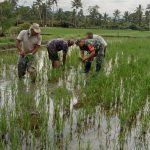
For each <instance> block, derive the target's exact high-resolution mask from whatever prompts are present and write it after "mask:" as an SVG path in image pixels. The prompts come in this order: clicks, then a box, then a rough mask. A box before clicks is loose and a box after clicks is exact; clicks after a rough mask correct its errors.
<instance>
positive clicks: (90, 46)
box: [76, 39, 103, 73]
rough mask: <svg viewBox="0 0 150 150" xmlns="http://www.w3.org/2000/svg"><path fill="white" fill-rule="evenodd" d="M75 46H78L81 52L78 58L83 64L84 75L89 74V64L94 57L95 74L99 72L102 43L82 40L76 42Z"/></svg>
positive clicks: (101, 60)
mask: <svg viewBox="0 0 150 150" xmlns="http://www.w3.org/2000/svg"><path fill="white" fill-rule="evenodd" d="M76 45H77V46H79V48H80V50H81V52H80V57H81V59H82V61H83V62H84V63H85V69H84V72H85V73H89V71H90V68H91V63H92V61H93V59H94V57H96V72H99V71H100V69H101V66H102V62H103V49H102V43H101V42H100V40H98V39H83V40H78V41H77V42H76ZM85 51H87V52H88V53H89V55H88V56H87V57H85Z"/></svg>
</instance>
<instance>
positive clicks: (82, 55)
mask: <svg viewBox="0 0 150 150" xmlns="http://www.w3.org/2000/svg"><path fill="white" fill-rule="evenodd" d="M80 58H81V59H83V58H84V51H81V53H80Z"/></svg>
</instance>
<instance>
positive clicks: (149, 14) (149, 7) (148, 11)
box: [145, 4, 150, 30]
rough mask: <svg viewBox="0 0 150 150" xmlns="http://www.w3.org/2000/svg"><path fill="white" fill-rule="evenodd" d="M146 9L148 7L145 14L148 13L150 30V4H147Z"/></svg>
mask: <svg viewBox="0 0 150 150" xmlns="http://www.w3.org/2000/svg"><path fill="white" fill-rule="evenodd" d="M146 9H147V11H146V12H145V15H146V18H147V22H148V26H149V30H150V4H148V5H147V8H146Z"/></svg>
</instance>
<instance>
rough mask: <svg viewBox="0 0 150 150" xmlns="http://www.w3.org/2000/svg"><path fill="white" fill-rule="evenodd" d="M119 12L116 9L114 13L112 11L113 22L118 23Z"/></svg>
mask: <svg viewBox="0 0 150 150" xmlns="http://www.w3.org/2000/svg"><path fill="white" fill-rule="evenodd" d="M120 13H121V12H120V11H119V10H118V9H116V10H115V11H114V13H113V15H114V22H117V21H119V19H120Z"/></svg>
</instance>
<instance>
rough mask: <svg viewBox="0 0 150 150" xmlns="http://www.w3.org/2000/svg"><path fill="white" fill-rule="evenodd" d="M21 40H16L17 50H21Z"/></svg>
mask: <svg viewBox="0 0 150 150" xmlns="http://www.w3.org/2000/svg"><path fill="white" fill-rule="evenodd" d="M20 43H21V41H20V40H16V48H17V49H18V50H19V52H21V51H22V50H21V44H20Z"/></svg>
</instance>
